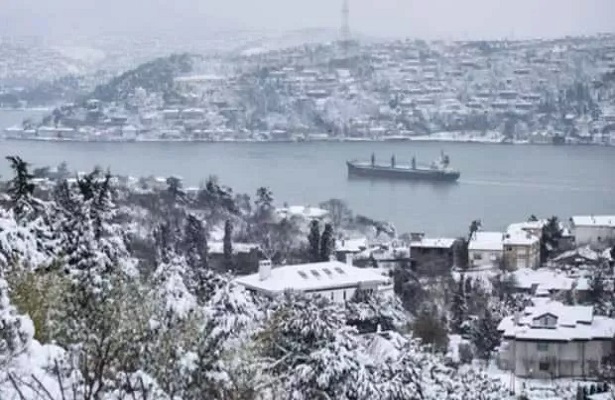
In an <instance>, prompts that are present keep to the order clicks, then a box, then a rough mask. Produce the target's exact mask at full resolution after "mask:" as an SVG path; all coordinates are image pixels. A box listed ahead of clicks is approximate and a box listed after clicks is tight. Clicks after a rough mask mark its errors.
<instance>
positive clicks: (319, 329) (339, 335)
mask: <svg viewBox="0 0 615 400" xmlns="http://www.w3.org/2000/svg"><path fill="white" fill-rule="evenodd" d="M278 301H279V303H278V304H277V306H276V307H275V311H274V312H273V315H271V317H270V318H269V320H268V323H267V326H266V327H265V328H264V330H263V331H262V332H261V333H260V334H259V335H258V344H257V346H258V348H259V349H260V352H261V357H262V359H263V360H264V361H265V362H266V365H265V370H266V371H268V372H269V373H270V374H272V376H273V377H274V379H276V380H277V381H278V382H279V383H278V384H279V389H280V390H281V391H282V392H284V393H287V394H288V396H289V398H293V399H306V400H307V399H317V398H336V399H351V398H355V397H352V396H353V393H354V391H355V390H356V386H357V383H360V382H358V378H359V376H360V375H361V368H362V367H361V363H360V362H358V359H360V358H361V355H360V354H361V353H360V351H359V348H358V340H357V335H356V331H355V330H354V329H353V328H350V327H348V326H346V325H345V320H344V313H343V310H342V309H341V308H340V307H339V306H338V305H336V304H332V303H330V302H329V301H328V300H326V299H324V298H321V297H317V298H314V299H307V298H305V297H304V296H302V295H298V294H293V293H286V294H285V295H284V296H283V298H281V299H279V300H278Z"/></svg>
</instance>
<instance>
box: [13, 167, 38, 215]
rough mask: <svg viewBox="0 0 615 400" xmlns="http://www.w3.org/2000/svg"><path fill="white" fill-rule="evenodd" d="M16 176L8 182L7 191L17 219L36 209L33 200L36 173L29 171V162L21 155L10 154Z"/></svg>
mask: <svg viewBox="0 0 615 400" xmlns="http://www.w3.org/2000/svg"><path fill="white" fill-rule="evenodd" d="M6 159H7V160H9V162H10V163H11V169H12V170H13V174H14V177H13V179H11V180H10V181H9V183H8V189H7V193H8V194H9V196H10V197H11V207H12V208H13V210H14V211H15V216H16V217H17V219H21V218H22V217H24V216H25V215H26V214H27V213H28V212H31V211H34V210H35V208H36V203H35V202H34V200H33V194H34V189H35V186H34V183H33V182H32V180H33V179H34V175H32V174H31V173H30V171H29V164H28V163H27V162H25V161H24V160H22V159H21V158H20V157H19V156H8V157H6Z"/></svg>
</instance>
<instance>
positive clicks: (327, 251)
mask: <svg viewBox="0 0 615 400" xmlns="http://www.w3.org/2000/svg"><path fill="white" fill-rule="evenodd" d="M334 250H335V238H334V235H333V226H331V224H326V225H325V229H324V230H323V232H322V236H321V237H320V261H329V257H330V256H331V253H332V252H333V251H334Z"/></svg>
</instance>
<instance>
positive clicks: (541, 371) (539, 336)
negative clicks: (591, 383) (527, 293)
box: [498, 299, 615, 379]
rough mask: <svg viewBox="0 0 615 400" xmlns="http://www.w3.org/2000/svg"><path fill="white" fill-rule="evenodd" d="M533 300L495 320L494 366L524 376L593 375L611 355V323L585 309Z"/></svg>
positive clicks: (613, 328) (614, 328)
mask: <svg viewBox="0 0 615 400" xmlns="http://www.w3.org/2000/svg"><path fill="white" fill-rule="evenodd" d="M539 300H541V301H539ZM534 301H535V303H534V305H533V306H531V307H526V308H525V310H524V311H523V312H522V313H518V314H516V315H514V316H509V317H507V318H504V319H503V320H502V322H500V325H499V326H498V330H499V331H500V332H501V333H502V338H503V343H502V345H501V346H500V350H499V355H498V363H499V364H500V367H501V368H503V369H508V370H510V371H512V372H513V373H514V374H515V375H516V376H518V377H524V378H539V379H545V378H549V379H551V378H562V377H588V376H592V375H593V374H595V373H596V372H597V370H598V368H599V367H600V364H601V362H602V360H603V359H604V358H605V357H607V356H609V355H611V354H612V352H613V339H614V337H615V319H613V318H607V317H601V316H596V315H594V312H593V308H592V307H591V306H566V305H564V304H562V303H560V302H557V301H551V300H548V299H535V300H534Z"/></svg>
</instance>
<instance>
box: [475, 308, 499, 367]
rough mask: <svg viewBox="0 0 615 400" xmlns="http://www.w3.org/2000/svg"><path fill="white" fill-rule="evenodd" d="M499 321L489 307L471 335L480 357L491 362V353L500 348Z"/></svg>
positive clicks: (476, 323) (476, 322)
mask: <svg viewBox="0 0 615 400" xmlns="http://www.w3.org/2000/svg"><path fill="white" fill-rule="evenodd" d="M498 324H499V321H498V320H497V319H496V317H495V316H494V315H493V313H492V312H491V310H490V309H489V307H487V308H486V309H485V312H484V313H483V314H482V315H481V316H480V318H479V319H478V320H477V321H475V322H474V324H473V326H472V328H471V331H470V334H471V340H472V344H473V345H474V347H475V348H476V351H477V353H478V357H479V358H480V359H482V360H486V361H489V359H490V356H491V352H492V351H493V350H494V349H495V348H496V347H497V346H498V344H499V342H500V340H499V338H500V333H499V332H498Z"/></svg>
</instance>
